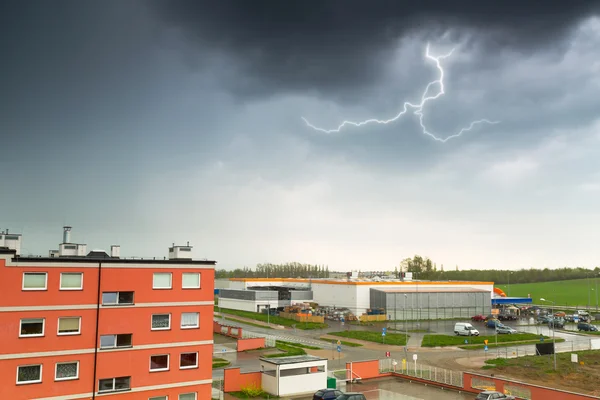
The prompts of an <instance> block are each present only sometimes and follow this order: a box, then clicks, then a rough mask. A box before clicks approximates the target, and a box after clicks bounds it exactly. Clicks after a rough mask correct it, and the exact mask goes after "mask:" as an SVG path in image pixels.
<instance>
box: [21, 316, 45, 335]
mask: <svg viewBox="0 0 600 400" xmlns="http://www.w3.org/2000/svg"><path fill="white" fill-rule="evenodd" d="M44 322H45V320H44V318H31V319H22V320H21V331H20V333H19V336H20V337H37V336H44V325H45V324H44Z"/></svg>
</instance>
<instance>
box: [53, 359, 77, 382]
mask: <svg viewBox="0 0 600 400" xmlns="http://www.w3.org/2000/svg"><path fill="white" fill-rule="evenodd" d="M78 378H79V361H71V362H63V363H56V371H55V372H54V380H55V381H69V380H72V379H78Z"/></svg>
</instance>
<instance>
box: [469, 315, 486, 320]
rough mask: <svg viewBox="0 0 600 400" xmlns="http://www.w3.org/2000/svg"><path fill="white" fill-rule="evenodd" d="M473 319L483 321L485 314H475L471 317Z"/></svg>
mask: <svg viewBox="0 0 600 400" xmlns="http://www.w3.org/2000/svg"><path fill="white" fill-rule="evenodd" d="M471 321H473V322H483V321H485V317H484V316H483V315H481V314H479V315H474V316H472V317H471Z"/></svg>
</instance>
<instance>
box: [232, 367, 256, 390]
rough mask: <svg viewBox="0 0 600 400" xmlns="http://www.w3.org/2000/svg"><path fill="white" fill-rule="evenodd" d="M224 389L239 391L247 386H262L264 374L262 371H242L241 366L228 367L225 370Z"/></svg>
mask: <svg viewBox="0 0 600 400" xmlns="http://www.w3.org/2000/svg"><path fill="white" fill-rule="evenodd" d="M223 373H224V375H223V391H224V392H225V393H229V392H239V391H240V390H242V388H244V387H246V386H250V385H252V386H254V387H259V388H260V387H262V382H261V381H262V374H261V373H260V372H247V373H240V369H239V368H227V369H225V370H224V371H223Z"/></svg>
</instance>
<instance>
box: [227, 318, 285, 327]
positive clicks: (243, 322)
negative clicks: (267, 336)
mask: <svg viewBox="0 0 600 400" xmlns="http://www.w3.org/2000/svg"><path fill="white" fill-rule="evenodd" d="M219 319H220V318H219ZM225 321H232V322H237V323H238V324H246V325H250V326H255V327H257V328H264V329H274V328H273V327H271V326H268V325H260V324H253V323H252V322H247V321H242V320H241V319H237V318H231V317H225Z"/></svg>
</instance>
